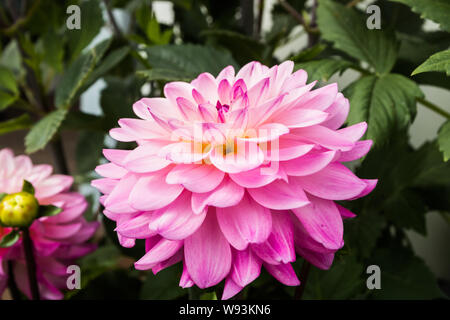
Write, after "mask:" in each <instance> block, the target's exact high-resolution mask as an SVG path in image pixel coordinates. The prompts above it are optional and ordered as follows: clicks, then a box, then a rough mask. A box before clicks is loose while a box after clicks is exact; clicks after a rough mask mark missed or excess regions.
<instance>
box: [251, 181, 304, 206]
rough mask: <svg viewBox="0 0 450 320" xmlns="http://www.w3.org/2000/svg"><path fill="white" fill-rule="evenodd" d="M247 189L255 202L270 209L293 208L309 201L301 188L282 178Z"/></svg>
mask: <svg viewBox="0 0 450 320" xmlns="http://www.w3.org/2000/svg"><path fill="white" fill-rule="evenodd" d="M247 190H248V193H249V194H250V195H251V196H252V198H253V199H254V200H255V201H256V202H258V203H259V204H260V205H262V206H263V207H266V208H270V209H275V210H285V209H293V208H299V207H303V206H306V205H307V204H308V203H309V200H308V198H307V197H306V195H305V193H304V192H303V190H302V189H301V188H299V187H298V186H297V185H294V184H290V183H286V182H285V181H282V180H275V181H274V182H272V183H270V184H268V185H266V186H264V187H260V188H249V189H247Z"/></svg>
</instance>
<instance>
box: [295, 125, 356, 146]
mask: <svg viewBox="0 0 450 320" xmlns="http://www.w3.org/2000/svg"><path fill="white" fill-rule="evenodd" d="M291 132H292V133H293V134H295V135H297V136H299V137H300V138H302V139H304V140H307V141H311V142H314V143H317V144H319V145H321V146H323V147H325V148H328V149H332V150H336V149H340V150H343V151H348V150H350V149H352V148H353V147H354V145H355V144H354V141H352V139H350V138H349V137H347V136H346V135H344V134H341V133H340V132H339V131H334V130H331V129H328V128H327V127H323V126H320V125H316V126H312V127H307V128H296V129H295V130H292V131H291Z"/></svg>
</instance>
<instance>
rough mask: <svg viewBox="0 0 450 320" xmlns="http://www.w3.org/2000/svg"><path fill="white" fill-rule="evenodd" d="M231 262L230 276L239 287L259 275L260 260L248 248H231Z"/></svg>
mask: <svg viewBox="0 0 450 320" xmlns="http://www.w3.org/2000/svg"><path fill="white" fill-rule="evenodd" d="M232 251H233V264H232V266H231V271H230V277H231V279H232V280H233V281H234V282H235V283H236V284H238V285H239V286H241V287H245V286H246V285H248V284H249V283H251V282H252V281H253V280H255V279H256V278H258V277H259V274H260V273H261V265H262V260H261V259H260V258H259V257H258V256H257V255H256V254H255V253H254V252H253V251H252V250H251V249H250V248H247V249H245V250H234V249H233V250H232Z"/></svg>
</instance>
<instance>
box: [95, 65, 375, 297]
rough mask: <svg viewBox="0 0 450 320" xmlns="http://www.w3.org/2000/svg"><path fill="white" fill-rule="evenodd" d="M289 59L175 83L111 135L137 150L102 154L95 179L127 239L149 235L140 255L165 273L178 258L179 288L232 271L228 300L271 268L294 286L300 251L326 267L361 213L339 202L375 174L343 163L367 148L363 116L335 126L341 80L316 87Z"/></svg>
mask: <svg viewBox="0 0 450 320" xmlns="http://www.w3.org/2000/svg"><path fill="white" fill-rule="evenodd" d="M292 71H293V63H292V62H291V61H288V62H284V63H282V64H281V65H279V66H274V67H272V68H270V69H269V68H268V67H266V66H264V65H261V64H260V63H258V62H252V63H249V64H247V65H246V66H244V67H243V68H242V69H241V70H240V71H239V72H238V73H237V74H236V75H235V72H234V69H233V67H231V66H229V67H227V68H225V69H224V70H223V71H222V72H221V73H220V74H219V75H218V76H217V77H216V78H215V77H213V76H212V75H211V74H209V73H202V74H200V75H199V76H198V77H197V78H196V79H195V80H193V81H192V82H191V83H185V82H172V83H168V84H167V85H166V86H165V87H164V95H165V98H144V99H141V100H139V101H138V102H136V103H135V104H134V105H133V109H134V112H135V113H136V114H137V115H138V116H139V117H140V118H141V119H120V120H119V125H120V128H115V129H112V130H111V131H110V135H111V136H112V137H113V138H114V139H116V140H119V141H134V142H136V143H137V144H138V147H137V148H135V149H134V150H131V151H127V150H104V155H105V157H106V158H107V159H108V160H109V161H110V163H107V164H103V165H100V166H98V167H97V169H96V170H97V173H99V174H100V175H101V176H103V177H104V178H103V179H97V180H94V181H93V182H92V184H93V185H94V186H95V187H97V188H98V189H99V190H100V191H101V192H102V193H104V196H103V197H102V198H101V201H102V203H103V205H104V206H105V211H104V213H105V215H106V216H107V217H108V218H110V219H112V220H115V221H116V223H117V229H116V231H117V234H118V237H119V240H120V242H121V244H122V245H123V246H124V247H132V246H133V245H134V244H135V240H136V239H145V241H146V254H145V255H144V256H143V257H142V258H141V259H140V260H139V261H137V262H136V263H135V267H136V268H137V269H140V270H145V269H152V271H153V272H154V273H155V274H156V273H157V272H158V271H160V270H162V269H164V268H166V267H168V266H170V265H173V264H175V263H177V262H179V261H182V262H183V274H182V276H181V280H180V286H182V287H190V286H192V285H194V284H195V285H197V286H198V287H200V288H207V287H211V286H214V285H216V284H218V283H219V282H221V281H222V280H224V279H225V289H224V293H223V296H222V298H223V299H228V298H230V297H232V296H234V295H235V294H236V293H238V292H239V291H240V290H242V288H243V287H245V286H246V285H248V284H249V283H251V282H252V281H253V280H255V279H256V278H257V277H258V276H259V274H260V271H261V267H262V266H264V268H265V269H266V270H267V271H268V272H269V273H270V274H271V275H272V276H274V277H275V278H276V279H277V280H279V281H280V282H282V283H283V284H285V285H288V286H296V285H299V283H300V282H299V280H298V278H297V276H296V274H295V272H294V270H293V268H292V266H291V262H293V261H295V260H296V254H299V255H300V256H302V257H303V258H305V259H306V260H308V261H310V262H311V263H312V264H314V265H315V266H317V267H319V268H322V269H327V268H329V267H330V265H331V264H332V261H333V258H334V253H335V252H336V251H337V250H338V249H340V248H341V247H342V246H343V223H342V219H343V218H347V217H353V216H354V214H353V213H351V212H349V211H348V210H346V209H344V208H343V207H341V206H340V205H337V204H335V203H334V201H333V200H351V199H356V198H358V197H362V196H364V195H366V194H368V193H369V192H371V191H372V189H373V188H374V187H375V185H376V182H377V181H376V180H364V179H359V178H358V177H356V176H355V175H354V174H353V173H352V172H351V171H350V170H349V169H347V167H345V166H344V165H343V164H342V162H347V161H351V160H355V159H358V158H361V157H362V156H364V155H365V154H366V153H367V152H368V151H369V149H370V147H371V144H372V142H371V141H370V140H364V141H358V140H359V139H360V138H361V137H362V136H363V134H364V132H365V130H366V127H367V125H366V123H359V124H356V125H353V126H350V127H346V128H344V129H339V127H341V125H342V124H343V123H344V121H345V119H346V118H347V114H348V111H349V103H348V100H347V99H345V98H344V96H343V95H342V94H341V93H339V92H338V88H337V85H336V84H330V85H327V86H325V87H322V88H318V89H315V90H312V89H313V87H314V85H315V82H313V83H310V84H306V78H307V74H306V72H305V71H304V70H299V71H297V72H294V73H292Z"/></svg>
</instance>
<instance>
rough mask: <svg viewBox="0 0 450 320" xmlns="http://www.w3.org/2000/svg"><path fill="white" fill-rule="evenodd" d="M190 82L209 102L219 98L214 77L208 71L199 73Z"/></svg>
mask: <svg viewBox="0 0 450 320" xmlns="http://www.w3.org/2000/svg"><path fill="white" fill-rule="evenodd" d="M191 84H192V85H193V86H194V87H195V88H196V89H197V91H199V92H200V93H201V94H202V96H203V97H205V99H206V100H207V101H209V102H210V103H215V102H216V101H217V99H218V98H219V97H218V95H217V83H216V79H215V78H214V77H213V76H212V75H211V74H210V73H208V72H204V73H201V74H200V75H199V76H198V77H197V78H196V79H194V80H193V81H192V82H191Z"/></svg>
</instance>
